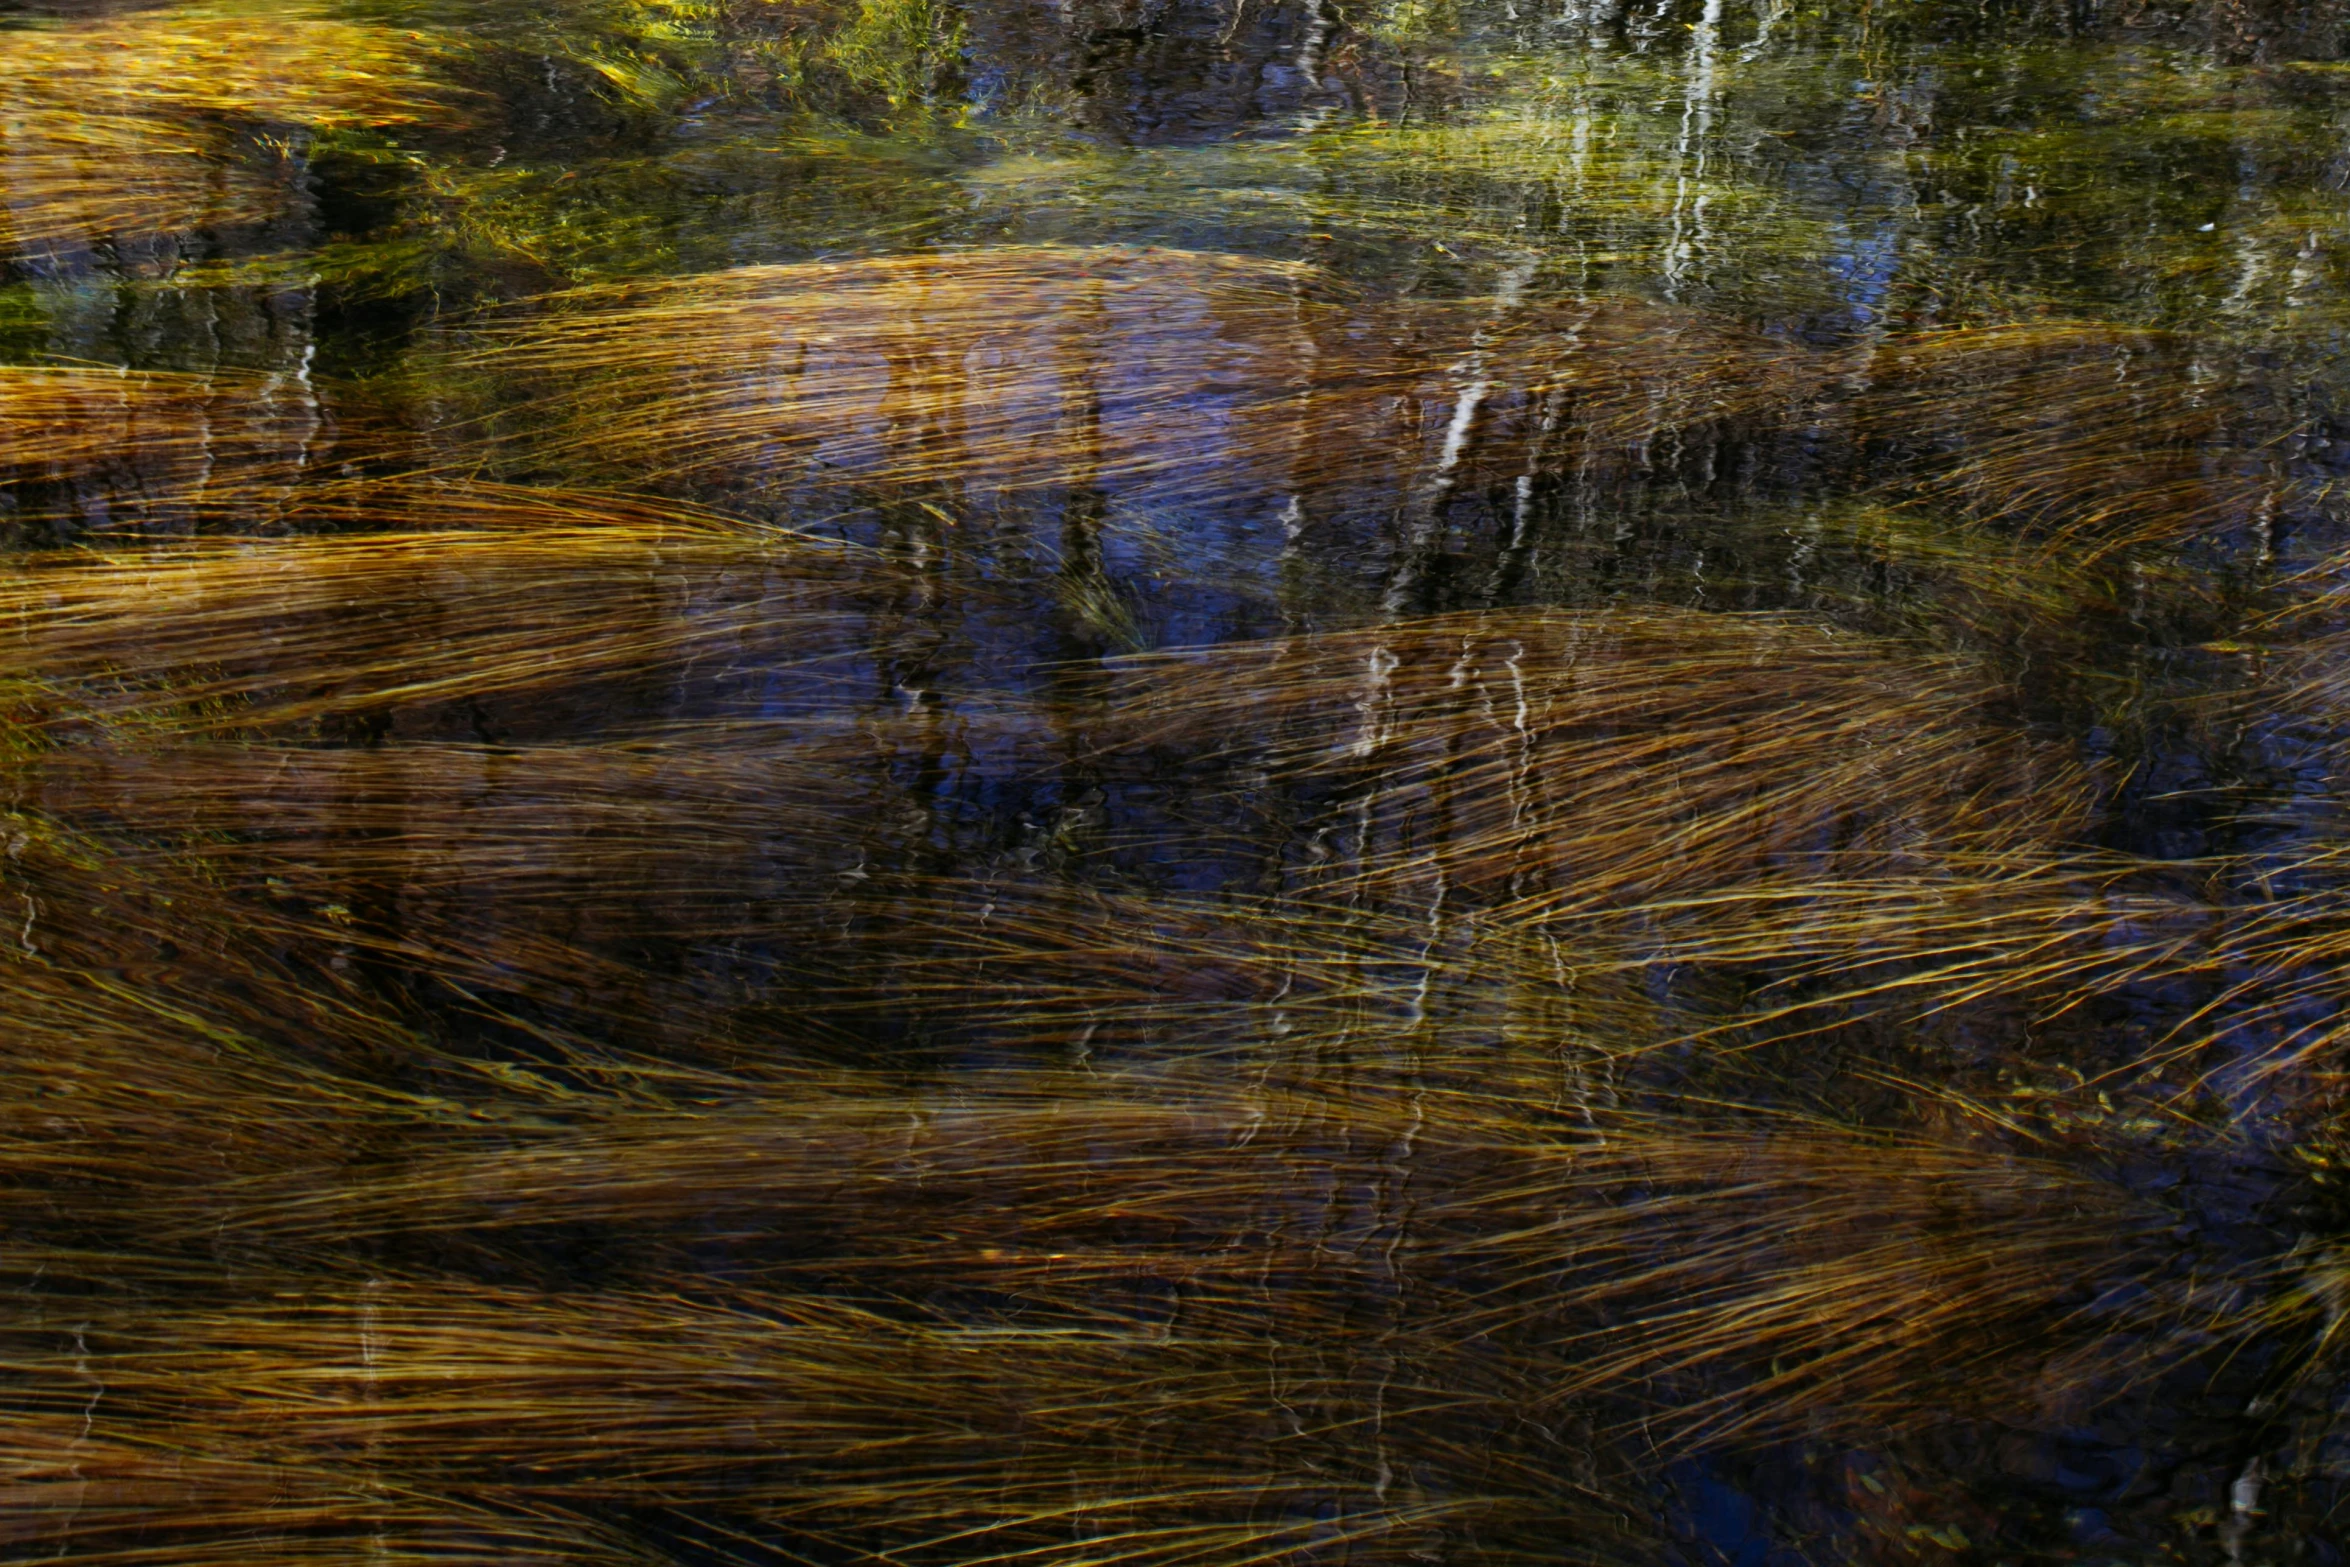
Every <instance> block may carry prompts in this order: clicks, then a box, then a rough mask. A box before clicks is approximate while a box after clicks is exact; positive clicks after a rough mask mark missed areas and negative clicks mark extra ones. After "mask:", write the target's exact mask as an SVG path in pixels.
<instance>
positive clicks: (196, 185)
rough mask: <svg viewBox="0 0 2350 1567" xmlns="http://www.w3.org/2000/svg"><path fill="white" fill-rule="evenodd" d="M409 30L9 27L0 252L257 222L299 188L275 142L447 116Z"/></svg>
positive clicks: (169, 16) (126, 18) (229, 24)
mask: <svg viewBox="0 0 2350 1567" xmlns="http://www.w3.org/2000/svg"><path fill="white" fill-rule="evenodd" d="M434 62H435V55H434V50H433V48H432V46H431V45H430V44H429V43H428V42H427V41H426V40H425V38H424V36H423V35H421V34H418V33H413V32H405V31H400V30H397V29H392V28H387V27H378V26H373V25H369V24H365V23H358V22H347V21H336V20H331V19H327V18H323V17H318V16H313V15H305V14H302V13H299V12H293V13H285V12H279V13H269V12H262V13H259V14H256V13H253V12H249V11H222V12H215V11H207V10H193V11H190V10H167V11H160V12H131V13H127V14H124V15H119V16H107V17H102V18H97V19H91V20H82V21H72V22H64V23H56V24H51V25H47V26H39V27H25V28H17V29H12V30H11V31H10V32H9V33H8V51H7V54H6V55H5V57H0V113H5V115H6V117H7V126H8V129H7V146H8V157H7V162H6V168H5V170H4V171H0V193H4V194H5V196H6V198H7V199H6V201H5V203H4V204H0V205H4V206H5V211H4V212H0V251H8V252H15V253H20V254H21V253H26V252H42V251H48V250H53V249H56V248H59V247H70V246H94V245H102V244H105V243H108V242H110V241H115V240H126V239H139V238H145V237H148V236H152V235H169V234H175V233H182V232H186V231H189V230H193V229H201V228H218V227H233V226H240V225H246V224H254V223H259V222H262V221H264V220H266V219H267V218H269V217H270V216H272V215H273V214H275V213H278V212H280V211H282V210H284V209H285V208H286V207H288V206H289V205H291V204H293V203H294V202H296V201H297V200H298V199H300V198H299V192H298V189H297V187H298V186H299V184H300V181H301V168H300V164H299V162H298V161H297V160H296V159H295V158H294V157H293V156H292V149H291V148H290V146H279V145H273V144H272V140H271V138H272V137H273V136H275V137H278V138H281V139H282V138H283V137H284V136H286V135H287V134H288V133H301V134H315V133H318V132H329V131H337V130H348V129H363V128H370V127H389V126H404V125H414V124H418V123H422V122H424V121H426V120H428V119H429V120H431V121H433V122H435V123H446V122H447V121H448V119H449V118H450V116H451V115H452V114H453V113H454V112H455V111H456V110H457V108H458V100H457V97H456V95H455V94H454V93H453V92H452V90H451V89H450V88H448V87H447V86H446V85H444V84H443V83H442V82H441V80H440V79H439V78H438V77H437V76H436V74H435V70H434Z"/></svg>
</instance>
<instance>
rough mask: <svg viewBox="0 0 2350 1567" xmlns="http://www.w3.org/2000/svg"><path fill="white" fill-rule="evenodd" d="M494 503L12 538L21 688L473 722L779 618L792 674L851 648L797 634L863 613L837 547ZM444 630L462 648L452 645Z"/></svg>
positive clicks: (64, 708)
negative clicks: (499, 707)
mask: <svg viewBox="0 0 2350 1567" xmlns="http://www.w3.org/2000/svg"><path fill="white" fill-rule="evenodd" d="M473 499H474V500H475V501H476V502H481V501H482V497H479V496H476V497H474V498H473ZM493 509H495V510H496V511H498V512H500V513H502V514H503V515H504V516H505V517H506V518H507V521H508V523H509V526H507V527H506V528H504V529H502V530H500V529H493V528H488V527H481V526H471V527H459V528H454V529H451V530H449V531H439V532H429V533H354V534H336V535H323V536H312V537H294V538H283V539H276V540H269V541H252V540H241V539H214V540H203V541H188V542H184V543H174V544H153V545H147V546H142V547H140V548H137V549H133V550H123V551H118V552H115V553H112V554H108V555H104V556H100V557H97V558H94V559H78V558H72V557H45V556H38V555H35V556H27V557H23V558H22V559H20V560H19V561H18V562H17V563H15V565H14V568H13V569H12V571H11V573H10V574H9V577H8V579H7V582H6V584H5V585H4V586H0V599H5V601H6V609H5V610H4V611H0V617H4V618H5V619H6V621H7V622H8V626H9V631H8V635H9V636H10V637H11V638H12V640H13V641H14V642H15V644H16V646H17V648H18V651H19V655H20V656H19V660H18V662H17V664H16V669H15V678H16V679H17V680H18V681H19V682H21V683H24V684H25V686H26V687H27V692H26V694H25V695H24V696H23V697H22V698H21V699H20V700H22V701H24V702H26V703H28V704H30V707H28V709H27V711H28V712H31V713H36V714H37V716H34V717H33V718H32V720H31V723H32V727H33V728H34V729H36V730H37V731H39V732H42V733H48V734H51V735H65V734H67V733H69V732H71V731H72V730H73V728H74V726H76V725H91V724H96V725H101V726H115V727H120V726H132V727H136V728H139V729H142V730H146V731H150V732H156V733H164V732H169V733H178V734H191V733H203V732H214V733H220V732H238V731H242V732H245V733H247V734H255V735H257V734H261V733H264V732H271V731H275V732H278V733H281V734H284V733H303V732H312V733H315V732H317V726H319V725H321V724H325V725H328V726H330V729H331V730H332V732H334V733H338V734H339V733H343V732H345V731H346V730H347V729H349V727H350V726H351V725H354V724H356V725H358V726H359V728H360V731H364V732H367V733H377V732H382V731H383V730H384V726H387V725H392V724H395V723H398V722H399V721H400V718H399V715H400V714H402V713H405V712H414V713H416V714H419V715H421V721H422V722H424V723H425V724H426V725H427V726H428V727H429V726H430V725H431V724H434V723H447V722H480V721H483V720H481V719H480V718H479V717H478V715H477V716H475V717H473V718H470V719H468V718H464V717H462V716H461V717H460V718H459V719H456V720H451V719H449V718H448V716H447V715H448V713H449V711H450V709H451V708H452V707H455V708H456V709H458V710H460V713H461V715H462V710H463V709H464V706H465V704H467V703H480V702H485V701H508V702H519V701H521V700H523V699H525V698H537V697H542V696H544V695H545V694H546V693H549V692H551V691H558V690H559V691H561V692H562V693H563V695H564V697H565V699H566V700H567V701H572V702H578V703H592V702H593V701H594V700H596V699H597V698H598V697H599V696H606V697H609V696H611V695H612V693H613V691H614V688H615V687H625V686H627V685H628V684H629V683H630V682H642V681H644V680H645V679H647V678H649V677H650V675H651V673H652V672H653V671H656V670H659V669H664V668H667V669H674V668H677V667H678V666H680V665H685V664H691V663H694V662H696V661H702V662H703V663H705V664H709V663H716V664H718V665H719V666H720V667H727V664H726V661H728V660H730V659H731V660H737V661H739V660H742V659H745V658H748V657H750V656H752V655H751V654H750V651H749V650H750V649H751V647H752V646H753V645H755V644H758V643H759V642H761V641H762V640H763V639H770V638H773V637H776V636H778V635H783V636H788V637H790V638H792V639H794V640H795V643H796V646H797V648H798V651H797V653H796V654H795V655H793V656H792V658H791V661H790V664H787V665H786V666H785V667H792V666H797V667H798V668H799V669H800V670H801V672H802V674H803V676H804V677H805V676H806V675H808V673H809V672H810V671H812V670H814V669H815V667H816V666H818V665H820V664H822V663H823V662H824V661H825V660H827V659H830V660H831V661H833V662H834V663H835V664H840V663H842V662H844V661H848V660H851V659H853V658H854V657H855V656H856V655H857V654H858V653H859V652H860V651H861V650H860V648H859V647H858V646H857V645H856V643H855V642H854V641H853V640H847V641H836V642H835V643H834V645H833V646H832V647H830V648H829V649H822V648H818V647H814V646H811V645H810V644H811V640H812V639H814V638H816V637H817V634H818V631H819V629H820V625H822V624H829V625H830V626H831V627H832V628H833V629H834V630H835V631H836V632H838V631H840V630H842V629H843V628H845V627H847V626H849V625H852V624H853V623H854V621H855V620H856V618H857V617H856V615H855V612H854V608H853V606H854V603H855V600H856V595H857V592H858V584H857V582H856V580H855V574H854V572H853V570H852V569H851V566H850V563H849V561H848V560H847V559H846V557H844V556H843V555H842V554H840V553H839V552H837V551H828V550H826V549H823V548H820V547H814V546H810V545H807V544H806V543H804V542H802V541H797V540H794V539H792V538H790V537H789V536H787V535H776V534H765V535H762V534H760V533H758V532H757V531H756V530H745V529H742V528H740V527H738V526H735V525H732V524H729V523H727V522H725V521H724V520H723V519H712V518H710V517H708V516H707V515H706V514H704V515H700V516H697V515H695V514H692V513H687V512H681V511H679V510H677V509H674V508H671V509H667V510H663V509H659V508H653V509H649V510H648V512H647V513H644V514H640V515H639V516H637V517H635V518H629V517H626V516H623V517H620V518H617V519H608V520H607V521H605V522H603V523H601V524H598V525H595V526H589V527H582V526H580V525H579V523H578V520H577V515H576V514H575V513H574V514H567V513H566V512H565V511H564V510H563V509H562V507H561V506H560V504H558V505H556V506H555V507H553V508H551V509H539V510H538V516H539V518H540V519H541V521H542V522H543V523H544V524H545V525H543V526H537V527H519V528H518V527H515V526H512V524H513V523H514V521H515V520H516V519H517V516H518V515H519V516H521V517H528V516H529V515H530V514H531V511H532V510H533V506H532V505H531V504H522V505H517V504H516V503H515V502H513V501H511V500H510V499H509V500H503V501H499V502H496V503H495V504H494V508H493ZM479 515H480V514H479V512H478V510H477V511H475V512H473V513H472V514H471V515H468V513H467V512H466V511H465V510H464V509H462V508H460V509H459V511H458V516H459V518H461V519H464V520H467V521H478V520H479ZM567 515H569V517H570V521H569V523H568V525H566V523H565V518H566V516H567ZM158 595H168V596H169V598H170V599H171V601H172V602H173V603H174V605H175V615H174V618H173V620H172V621H171V622H170V625H169V627H168V629H165V628H158V627H156V626H155V625H154V621H153V605H154V603H155V602H156V599H157V596H158ZM456 648H463V649H464V650H465V653H466V657H465V659H464V661H463V663H462V664H461V665H459V666H455V667H452V666H451V665H450V664H449V663H448V662H447V661H446V655H447V653H448V651H450V650H452V649H456ZM735 667H740V666H739V664H738V665H737V666H735ZM537 711H538V714H539V720H540V721H544V720H545V719H546V717H547V710H546V709H544V708H541V709H538V710H537ZM503 721H504V722H506V723H510V724H512V725H514V726H517V727H519V726H520V725H521V724H523V723H525V722H527V721H529V719H528V718H527V716H526V713H525V712H524V711H522V710H516V711H514V712H512V713H509V714H507V715H506V716H505V719H504V720H503ZM460 732H463V731H462V730H460Z"/></svg>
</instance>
